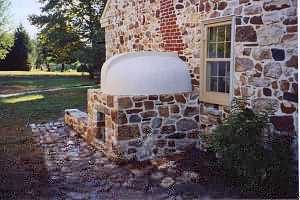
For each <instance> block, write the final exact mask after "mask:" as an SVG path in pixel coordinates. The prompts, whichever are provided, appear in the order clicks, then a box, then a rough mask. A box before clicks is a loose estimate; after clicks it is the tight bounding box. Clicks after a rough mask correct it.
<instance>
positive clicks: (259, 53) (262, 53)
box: [252, 48, 272, 60]
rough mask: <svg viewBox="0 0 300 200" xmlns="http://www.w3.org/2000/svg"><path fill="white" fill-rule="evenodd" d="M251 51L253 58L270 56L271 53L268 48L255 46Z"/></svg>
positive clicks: (268, 57)
mask: <svg viewBox="0 0 300 200" xmlns="http://www.w3.org/2000/svg"><path fill="white" fill-rule="evenodd" d="M252 52H253V53H252V56H253V58H254V59H255V60H264V59H271V58H272V53H271V50H270V49H269V48H255V49H253V51H252Z"/></svg>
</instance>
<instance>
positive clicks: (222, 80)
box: [218, 77, 225, 92]
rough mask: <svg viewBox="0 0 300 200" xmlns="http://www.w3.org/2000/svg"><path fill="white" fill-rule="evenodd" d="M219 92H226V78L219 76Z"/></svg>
mask: <svg viewBox="0 0 300 200" xmlns="http://www.w3.org/2000/svg"><path fill="white" fill-rule="evenodd" d="M218 92H225V78H223V77H219V80H218Z"/></svg>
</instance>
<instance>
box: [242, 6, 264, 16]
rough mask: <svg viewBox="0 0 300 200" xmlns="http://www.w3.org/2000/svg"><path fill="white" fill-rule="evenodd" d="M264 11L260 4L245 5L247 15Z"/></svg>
mask: <svg viewBox="0 0 300 200" xmlns="http://www.w3.org/2000/svg"><path fill="white" fill-rule="evenodd" d="M261 12H262V9H261V6H260V5H250V6H246V7H244V14H245V15H257V14H260V13H261Z"/></svg>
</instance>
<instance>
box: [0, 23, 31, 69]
mask: <svg viewBox="0 0 300 200" xmlns="http://www.w3.org/2000/svg"><path fill="white" fill-rule="evenodd" d="M31 48H32V45H31V43H30V37H29V35H28V33H27V32H26V31H25V29H24V27H23V26H22V25H20V26H19V27H18V28H17V29H16V31H15V34H14V45H13V47H12V49H11V51H10V52H9V53H8V55H7V57H6V58H5V60H3V61H2V62H0V68H2V70H26V71H28V70H30V63H29V55H30V53H31V51H32V49H31Z"/></svg>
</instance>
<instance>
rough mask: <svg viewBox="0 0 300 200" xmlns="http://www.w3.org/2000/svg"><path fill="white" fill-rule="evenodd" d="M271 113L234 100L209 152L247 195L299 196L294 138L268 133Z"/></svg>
mask: <svg viewBox="0 0 300 200" xmlns="http://www.w3.org/2000/svg"><path fill="white" fill-rule="evenodd" d="M272 113H273V112H272V110H270V111H268V112H255V111H253V110H251V109H249V108H247V107H246V101H245V99H234V101H233V105H232V109H231V113H230V114H229V117H228V118H227V119H226V120H225V121H224V122H223V123H222V124H220V125H219V126H218V127H217V128H216V129H214V130H213V133H212V135H211V136H210V140H209V141H208V143H209V150H212V151H214V152H215V153H216V155H217V157H218V158H219V159H218V161H217V163H216V164H217V165H218V166H219V167H221V168H223V169H224V171H225V175H226V177H227V178H229V180H231V181H234V182H235V183H238V184H239V185H241V186H242V187H241V189H242V190H243V191H242V192H243V193H244V194H254V195H260V196H263V197H271V198H273V197H281V198H283V197H296V196H297V187H298V182H297V174H295V173H293V170H294V171H295V166H297V163H295V162H294V160H293V152H292V138H291V137H290V136H282V135H278V134H275V133H272V132H270V131H269V132H268V131H267V130H269V129H267V128H268V127H269V125H268V123H269V116H268V114H269V115H271V114H272ZM293 168H294V169H293Z"/></svg>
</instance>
